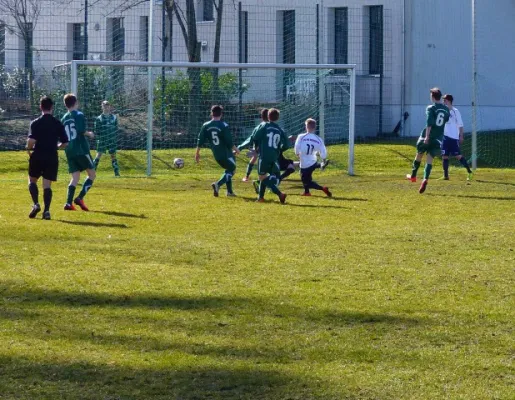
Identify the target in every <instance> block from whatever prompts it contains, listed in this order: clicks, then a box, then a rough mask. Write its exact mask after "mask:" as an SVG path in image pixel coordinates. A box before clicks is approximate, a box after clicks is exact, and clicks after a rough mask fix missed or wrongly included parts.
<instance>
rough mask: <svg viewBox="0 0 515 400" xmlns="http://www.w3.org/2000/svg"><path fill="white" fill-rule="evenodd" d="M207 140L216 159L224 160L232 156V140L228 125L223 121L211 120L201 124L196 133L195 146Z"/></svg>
mask: <svg viewBox="0 0 515 400" xmlns="http://www.w3.org/2000/svg"><path fill="white" fill-rule="evenodd" d="M206 141H207V142H209V145H210V147H211V151H212V152H213V156H214V157H215V159H216V160H226V159H228V158H230V157H232V148H233V146H234V145H233V141H232V136H231V132H230V131H229V125H227V124H226V123H225V122H223V121H215V120H211V121H208V122H206V123H205V124H204V125H202V128H201V129H200V132H199V134H198V140H197V147H200V146H202V145H203V144H204V143H205V142H206Z"/></svg>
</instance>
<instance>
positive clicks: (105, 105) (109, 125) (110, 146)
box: [93, 100, 120, 176]
mask: <svg viewBox="0 0 515 400" xmlns="http://www.w3.org/2000/svg"><path fill="white" fill-rule="evenodd" d="M95 136H96V138H97V155H96V157H95V159H94V160H93V162H94V164H95V169H97V167H98V164H99V162H100V158H101V157H102V154H103V153H106V152H109V154H110V155H111V165H112V166H113V171H114V176H120V167H119V166H118V160H117V159H116V151H117V147H116V142H117V139H118V118H117V117H116V115H114V114H113V113H112V112H111V105H110V104H109V102H108V101H107V100H104V101H103V102H102V114H100V115H99V116H98V117H97V118H96V119H95Z"/></svg>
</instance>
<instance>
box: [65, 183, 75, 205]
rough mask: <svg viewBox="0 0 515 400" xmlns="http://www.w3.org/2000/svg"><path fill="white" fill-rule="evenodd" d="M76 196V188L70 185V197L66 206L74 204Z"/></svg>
mask: <svg viewBox="0 0 515 400" xmlns="http://www.w3.org/2000/svg"><path fill="white" fill-rule="evenodd" d="M74 195H75V186H72V185H69V186H68V197H67V199H66V204H72V203H73V196H74Z"/></svg>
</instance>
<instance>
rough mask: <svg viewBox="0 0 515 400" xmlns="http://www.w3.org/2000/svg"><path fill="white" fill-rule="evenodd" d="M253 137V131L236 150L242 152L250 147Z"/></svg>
mask: <svg viewBox="0 0 515 400" xmlns="http://www.w3.org/2000/svg"><path fill="white" fill-rule="evenodd" d="M253 135H254V131H253V132H252V133H251V134H250V136H249V137H248V138H247V139H245V140H244V141H243V143H242V144H240V145H239V146H238V150H243V149H245V148H247V147H249V146H250V142H251V141H252V136H253Z"/></svg>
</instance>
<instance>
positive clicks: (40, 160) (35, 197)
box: [27, 96, 68, 219]
mask: <svg viewBox="0 0 515 400" xmlns="http://www.w3.org/2000/svg"><path fill="white" fill-rule="evenodd" d="M39 108H40V109H41V116H40V117H39V118H38V119H35V120H34V121H32V122H31V123H30V130H29V137H28V139H27V151H28V152H29V156H30V158H29V193H30V195H31V197H32V201H33V202H34V205H33V206H32V210H31V212H30V214H29V218H36V215H37V214H38V213H39V212H40V211H41V206H40V205H39V189H38V180H39V178H40V177H43V200H44V202H45V209H44V211H43V219H50V203H51V202H52V188H51V185H52V182H55V181H57V171H58V169H59V158H58V156H57V149H64V148H66V146H67V145H68V137H67V136H66V132H65V130H64V126H63V124H61V122H60V121H59V120H58V119H57V118H55V117H54V116H53V115H52V111H53V109H54V102H53V101H52V99H51V98H50V97H47V96H43V97H42V98H41V99H40V101H39Z"/></svg>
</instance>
